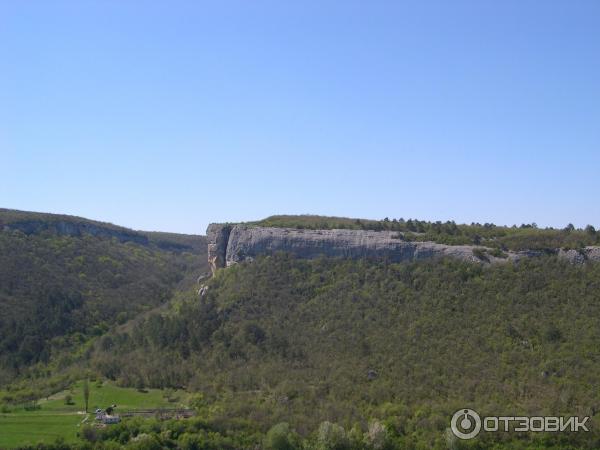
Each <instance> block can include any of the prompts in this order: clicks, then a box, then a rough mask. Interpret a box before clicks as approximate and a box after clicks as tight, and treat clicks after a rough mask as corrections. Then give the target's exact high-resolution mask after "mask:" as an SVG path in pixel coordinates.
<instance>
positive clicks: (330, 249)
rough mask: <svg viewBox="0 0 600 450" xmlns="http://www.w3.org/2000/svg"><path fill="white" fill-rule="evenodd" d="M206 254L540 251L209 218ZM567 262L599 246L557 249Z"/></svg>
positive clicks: (214, 263) (384, 255)
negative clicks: (229, 222)
mask: <svg viewBox="0 0 600 450" xmlns="http://www.w3.org/2000/svg"><path fill="white" fill-rule="evenodd" d="M207 239H208V260H209V264H210V267H211V270H212V271H213V273H214V272H215V270H216V269H218V268H221V267H228V266H230V265H232V264H235V263H238V262H241V261H247V260H252V259H253V258H255V257H257V256H259V255H268V254H273V253H275V252H279V251H282V252H289V253H292V254H294V255H296V256H298V257H300V258H309V259H310V258H317V257H319V256H321V255H324V256H328V257H337V258H367V259H379V260H387V261H390V262H403V261H416V260H421V259H430V258H442V257H452V258H457V259H460V260H463V261H472V262H477V263H485V264H497V263H501V262H507V261H518V260H519V259H522V258H529V257H535V256H541V255H542V254H543V253H542V252H537V251H531V250H530V251H524V252H506V255H507V256H506V258H498V257H494V256H492V255H490V254H489V253H484V254H483V255H482V254H481V252H480V251H475V252H474V250H475V249H481V246H472V245H444V244H437V243H434V242H409V241H404V240H402V239H401V237H399V236H398V233H397V232H391V231H363V230H306V229H304V230H301V229H294V228H270V227H255V226H248V225H221V224H211V225H209V227H208V230H207ZM556 253H557V254H558V255H559V256H560V257H564V258H565V259H567V260H569V261H570V262H572V263H583V262H585V261H586V260H595V261H600V247H587V248H585V249H584V250H583V251H577V250H567V251H564V250H557V251H556Z"/></svg>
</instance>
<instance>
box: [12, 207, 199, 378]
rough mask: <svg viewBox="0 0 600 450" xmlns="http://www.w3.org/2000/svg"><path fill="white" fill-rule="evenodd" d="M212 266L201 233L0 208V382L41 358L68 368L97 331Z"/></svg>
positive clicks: (52, 365) (130, 315)
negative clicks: (152, 229) (142, 228)
mask: <svg viewBox="0 0 600 450" xmlns="http://www.w3.org/2000/svg"><path fill="white" fill-rule="evenodd" d="M205 270H206V243H205V240H204V238H203V237H200V236H187V235H173V234H167V233H145V232H138V231H133V230H128V229H125V228H122V227H117V226H114V225H110V224H104V223H100V222H94V221H88V220H86V219H81V218H76V217H70V216H58V215H50V214H38V213H29V212H22V211H11V210H0V388H1V386H2V385H3V384H5V383H8V382H9V381H11V380H13V379H14V378H15V377H22V376H24V375H26V373H27V372H28V369H29V368H31V367H34V366H36V365H40V366H41V367H45V368H50V369H53V370H55V371H60V369H62V368H65V367H67V366H69V365H70V364H72V362H73V361H74V359H77V357H78V356H77V353H78V352H80V351H83V350H85V347H86V345H87V343H88V342H90V341H91V340H93V339H94V338H95V337H97V336H100V335H102V334H103V333H105V332H106V331H107V330H108V329H110V328H111V327H112V326H114V325H116V324H119V323H125V322H126V321H127V320H129V319H131V318H133V317H136V316H137V315H139V314H140V313H142V312H144V311H148V310H150V309H152V308H155V307H157V306H159V305H162V304H164V303H165V302H167V301H169V300H170V299H171V298H172V297H173V295H174V292H175V291H176V290H177V289H183V288H187V287H189V286H191V285H192V284H193V283H194V281H195V279H196V277H197V276H198V274H200V273H202V272H203V271H205Z"/></svg>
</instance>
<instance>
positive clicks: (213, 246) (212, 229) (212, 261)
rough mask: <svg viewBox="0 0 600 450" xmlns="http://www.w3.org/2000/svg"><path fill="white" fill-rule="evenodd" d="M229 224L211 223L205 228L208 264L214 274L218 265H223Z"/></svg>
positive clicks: (224, 263) (224, 264) (229, 230)
mask: <svg viewBox="0 0 600 450" xmlns="http://www.w3.org/2000/svg"><path fill="white" fill-rule="evenodd" d="M230 232H231V225H223V224H217V223H211V224H210V225H209V226H208V228H207V229H206V240H207V243H208V265H209V266H210V270H211V271H212V273H213V274H214V273H215V271H216V270H217V269H218V268H220V267H225V266H226V265H227V263H226V257H227V242H228V240H229V233H230Z"/></svg>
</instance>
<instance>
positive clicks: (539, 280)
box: [90, 254, 600, 448]
mask: <svg viewBox="0 0 600 450" xmlns="http://www.w3.org/2000/svg"><path fill="white" fill-rule="evenodd" d="M599 292H600V265H598V264H593V263H590V264H588V265H585V266H581V267H577V266H573V265H569V264H568V263H565V262H563V261H560V260H558V259H557V258H555V257H544V258H539V259H532V260H526V261H522V262H521V263H519V264H517V265H502V266H496V267H487V268H485V267H481V266H478V265H473V264H469V263H461V262H458V261H438V262H435V261H429V262H419V263H412V264H385V263H373V262H365V261H341V260H328V259H320V260H313V261H306V260H296V259H294V258H292V257H290V256H287V255H283V254H282V255H278V256H273V257H262V258H259V259H257V260H256V261H254V262H252V263H244V264H240V265H237V266H233V267H231V268H228V269H225V270H221V271H219V272H217V275H216V276H215V277H214V278H213V279H212V280H211V281H210V283H209V289H208V291H207V294H206V296H205V297H204V298H202V300H199V299H198V298H197V297H196V296H195V295H190V296H189V299H188V300H187V301H183V302H181V303H179V304H178V305H177V308H174V309H172V310H171V311H170V312H169V313H168V314H165V315H154V316H152V317H148V318H147V319H146V320H145V321H143V322H142V323H140V324H139V325H138V326H136V327H135V328H134V329H133V330H131V331H129V332H126V333H121V334H117V335H114V336H110V337H105V338H103V339H102V340H101V341H100V342H99V345H98V346H97V347H96V350H95V351H94V353H93V355H92V356H91V361H90V364H91V367H93V368H94V371H95V372H97V373H99V374H101V375H102V376H104V377H107V378H108V379H112V380H115V381H116V382H117V383H119V384H122V385H132V386H136V385H137V386H152V387H167V386H185V387H186V388H187V389H188V390H190V391H193V392H201V393H202V397H201V398H202V401H201V402H200V403H199V405H201V408H202V411H203V412H204V414H205V416H206V417H210V418H211V420H213V421H217V422H218V423H222V424H230V426H233V425H232V424H234V423H237V424H238V425H237V426H241V423H240V421H243V424H244V425H243V427H246V428H247V429H248V430H251V431H252V430H253V431H252V432H255V431H257V430H258V431H260V432H263V433H264V432H266V431H267V430H268V429H269V427H271V426H273V425H274V424H277V423H280V422H286V423H289V424H290V426H291V427H292V428H293V429H295V430H296V431H297V432H299V433H300V434H301V435H302V436H305V437H306V438H308V437H310V436H314V434H313V433H314V432H316V430H317V429H318V428H319V427H320V426H321V425H322V423H323V422H324V421H329V422H333V423H337V424H338V425H340V426H341V427H343V428H345V432H346V433H350V431H351V429H354V428H353V427H355V428H356V429H357V430H361V431H360V433H359V435H361V436H362V434H361V433H362V432H364V431H366V430H367V424H368V423H369V421H372V420H373V419H378V420H380V421H382V423H384V424H385V426H386V429H387V430H388V431H389V433H390V434H389V436H390V439H391V440H393V441H394V442H395V443H396V444H394V445H395V446H393V448H415V446H416V447H417V448H430V447H432V446H436V447H439V448H445V447H446V445H447V442H446V437H447V435H446V434H445V430H446V429H447V428H448V420H449V417H450V416H451V415H452V413H453V412H454V411H455V410H457V409H459V408H461V407H473V408H475V409H477V410H478V411H479V412H481V413H482V414H508V415H515V414H560V413H562V414H579V415H590V416H593V417H592V421H593V425H592V426H591V428H592V430H593V431H592V432H591V433H589V434H586V433H582V434H578V435H572V436H569V435H565V434H561V435H552V434H549V435H531V434H530V435H522V436H520V437H516V438H515V437H514V435H511V436H508V435H502V434H495V435H493V434H490V435H488V436H483V437H481V438H480V439H478V441H477V443H476V444H474V445H479V446H483V447H478V448H485V447H486V446H488V445H490V441H489V440H497V439H500V440H501V441H505V440H506V439H518V440H520V439H521V438H522V439H526V440H527V441H525V442H522V443H521V444H519V443H518V441H515V443H514V445H515V446H516V448H522V446H524V445H526V444H527V445H531V448H540V447H550V446H552V445H558V444H559V443H560V442H563V443H564V442H566V441H565V439H566V440H568V442H569V443H571V444H573V445H575V446H579V445H582V446H593V445H594V444H593V443H594V442H596V439H598V434H597V432H596V431H594V430H595V429H596V427H597V425H598V424H599V422H598V420H597V417H596V416H595V414H596V412H597V411H598V410H599V409H600V394H599V392H600V391H598V389H596V387H597V373H598V371H600V348H599V347H598V342H599V340H600V329H599V328H598V327H597V323H598V321H599V320H600V296H599V294H598V293H599ZM320 424H321V425H320ZM561 439H562V440H563V441H561ZM486 442H487V444H486ZM390 445H391V444H390ZM453 445H454V444H453ZM457 445H458V444H457ZM506 445H508V446H511V445H513V444H510V443H506ZM290 448H293V447H290ZM318 448H321V447H318ZM323 448H338V447H323ZM339 448H350V447H344V446H341V447H339ZM357 448H358V447H357ZM360 448H362V447H360ZM390 448H392V447H390Z"/></svg>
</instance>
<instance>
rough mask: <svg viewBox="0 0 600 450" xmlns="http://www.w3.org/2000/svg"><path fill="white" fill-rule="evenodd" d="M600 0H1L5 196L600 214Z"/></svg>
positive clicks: (220, 214) (148, 217)
mask: <svg viewBox="0 0 600 450" xmlns="http://www.w3.org/2000/svg"><path fill="white" fill-rule="evenodd" d="M599 24H600V2H599V1H597V0H590V1H580V0H565V1H551V0H548V1H527V0H515V1H510V0H502V1H487V0H473V1H457V0H453V1H447V0H443V1H422V0H419V1H399V0H398V1H363V0H361V1H352V0H343V1H342V0H340V1H324V0H318V1H317V0H316V1H308V0H299V1H294V2H292V1H280V0H274V1H262V0H244V1H239V2H235V1H220V0H219V1H214V2H202V1H174V0H168V1H167V0H165V1H151V0H145V1H132V0H112V1H111V0H98V1H89V0H74V1H70V2H66V1H52V0H42V1H33V0H28V1H18V0H0V164H1V166H0V207H8V208H17V209H24V210H35V211H45V212H57V213H67V214H75V215H81V216H85V217H89V218H92V219H98V220H104V221H109V222H113V223H117V224H120V225H124V226H129V227H132V228H136V229H147V230H164V231H179V232H188V233H204V230H205V228H206V225H207V224H208V223H209V222H211V221H240V220H253V219H258V218H262V217H265V216H268V215H271V214H281V213H287V214H300V213H313V214H324V215H340V216H351V217H365V218H375V219H380V218H383V217H385V216H389V217H390V218H393V217H396V218H400V217H404V218H409V217H410V218H419V219H427V220H448V219H453V220H456V221H457V222H467V223H470V222H472V221H478V222H495V223H499V224H509V225H512V224H513V223H517V224H521V223H523V222H526V223H529V222H537V223H538V224H539V225H541V226H546V225H550V226H565V225H566V224H567V223H569V222H573V223H574V224H575V225H576V226H585V225H586V224H588V223H591V224H593V225H595V226H596V227H600V201H599V200H600V195H599V194H600V25H599Z"/></svg>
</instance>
